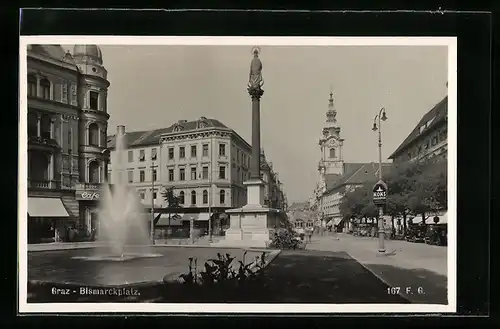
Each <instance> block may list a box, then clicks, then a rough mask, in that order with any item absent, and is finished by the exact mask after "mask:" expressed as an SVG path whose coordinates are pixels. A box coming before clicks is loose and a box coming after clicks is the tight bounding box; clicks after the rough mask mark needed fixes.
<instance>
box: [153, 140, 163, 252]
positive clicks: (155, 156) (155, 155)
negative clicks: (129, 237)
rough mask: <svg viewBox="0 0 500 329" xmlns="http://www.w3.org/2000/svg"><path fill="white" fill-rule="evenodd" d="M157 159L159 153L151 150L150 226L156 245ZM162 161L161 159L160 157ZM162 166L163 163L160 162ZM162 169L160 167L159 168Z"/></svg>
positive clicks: (160, 142)
mask: <svg viewBox="0 0 500 329" xmlns="http://www.w3.org/2000/svg"><path fill="white" fill-rule="evenodd" d="M158 144H159V145H160V148H161V145H162V140H160V141H159V142H158ZM155 158H158V153H156V154H154V155H153V149H151V225H150V229H151V232H150V235H151V243H152V244H155V211H154V210H155V197H154V196H155V179H156V178H157V177H158V174H159V172H158V171H157V172H156V175H155ZM160 160H161V157H160ZM160 165H161V162H160ZM159 167H160V166H159Z"/></svg>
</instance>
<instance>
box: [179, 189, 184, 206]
mask: <svg viewBox="0 0 500 329" xmlns="http://www.w3.org/2000/svg"><path fill="white" fill-rule="evenodd" d="M179 203H180V204H184V191H181V192H180V193H179Z"/></svg>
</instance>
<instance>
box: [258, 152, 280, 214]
mask: <svg viewBox="0 0 500 329" xmlns="http://www.w3.org/2000/svg"><path fill="white" fill-rule="evenodd" d="M260 173H261V176H262V180H263V181H264V183H265V185H264V205H265V206H267V207H269V208H272V209H278V210H280V211H286V200H285V194H284V192H283V183H282V182H281V181H280V179H279V174H278V173H277V172H275V171H274V170H273V163H272V162H271V161H268V160H267V158H266V155H265V152H264V149H262V150H261V152H260Z"/></svg>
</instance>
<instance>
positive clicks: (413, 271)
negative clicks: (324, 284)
mask: <svg viewBox="0 0 500 329" xmlns="http://www.w3.org/2000/svg"><path fill="white" fill-rule="evenodd" d="M385 245H386V256H380V255H379V254H378V252H377V246H378V241H377V239H376V238H367V237H353V236H351V235H349V234H342V233H339V234H337V235H336V236H323V237H321V236H316V237H313V240H312V242H311V243H309V244H308V245H307V249H308V250H317V251H333V252H340V251H345V252H347V253H348V254H349V255H351V256H352V257H353V258H354V259H356V260H357V261H358V262H359V263H361V264H362V265H363V266H365V267H366V268H367V269H369V270H370V271H371V272H372V273H373V274H375V275H376V276H378V277H379V278H380V279H381V280H383V281H384V282H386V283H387V284H388V285H389V286H391V287H395V288H396V290H397V289H399V292H400V293H401V295H403V296H404V297H405V298H407V299H409V300H410V301H412V302H414V303H440V304H441V303H443V304H445V303H447V248H446V247H438V246H431V245H427V244H422V243H409V242H406V241H398V240H386V243H385ZM407 289H409V290H408V291H407ZM419 289H420V292H419Z"/></svg>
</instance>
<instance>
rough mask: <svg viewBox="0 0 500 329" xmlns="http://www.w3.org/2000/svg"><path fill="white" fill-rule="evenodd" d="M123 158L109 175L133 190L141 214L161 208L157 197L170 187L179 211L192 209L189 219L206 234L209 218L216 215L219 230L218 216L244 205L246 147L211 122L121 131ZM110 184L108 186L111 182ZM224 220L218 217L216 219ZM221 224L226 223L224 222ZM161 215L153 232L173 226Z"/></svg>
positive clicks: (203, 119) (112, 140)
mask: <svg viewBox="0 0 500 329" xmlns="http://www.w3.org/2000/svg"><path fill="white" fill-rule="evenodd" d="M115 138H116V135H112V136H109V137H108V145H109V147H110V149H111V165H110V166H109V168H108V171H109V172H108V177H111V172H112V171H113V170H118V169H117V168H113V167H112V163H114V162H115V160H116V151H115ZM125 145H126V151H125V152H126V159H125V160H124V161H125V165H124V168H123V169H122V172H121V173H117V175H113V177H116V178H117V179H119V180H121V181H122V182H127V183H128V185H129V186H131V187H132V188H134V189H136V190H137V192H138V194H139V197H140V199H141V202H142V204H143V205H144V207H145V208H146V209H151V206H152V205H153V204H154V207H155V208H162V207H164V206H165V205H166V202H165V200H164V199H163V196H162V192H163V191H164V190H165V189H167V188H173V190H174V194H175V195H176V196H178V197H179V198H180V203H181V206H182V207H183V208H195V209H196V211H195V213H194V214H189V215H185V216H184V217H183V220H181V222H180V223H178V224H179V225H181V224H182V223H183V222H185V221H186V219H188V218H190V217H194V218H195V222H196V226H197V227H199V228H202V229H205V230H206V229H208V221H209V213H210V214H212V215H214V214H217V215H216V216H215V217H216V218H214V219H215V220H214V221H212V225H213V226H214V227H213V229H218V228H220V227H221V226H224V225H225V223H223V222H222V221H220V222H219V223H218V224H217V223H216V222H217V221H219V216H218V214H221V213H224V212H225V210H226V209H231V208H238V207H241V206H243V205H245V204H246V198H247V195H246V187H245V186H244V185H243V182H244V181H246V180H247V179H249V175H250V173H249V165H250V158H251V146H250V145H249V144H248V143H247V142H246V141H245V140H244V139H243V138H242V137H241V136H240V135H238V134H237V133H236V132H235V131H234V130H232V129H230V128H228V127H227V126H226V125H225V124H223V123H222V122H220V121H219V120H216V119H210V118H206V117H201V118H199V119H197V120H192V121H188V120H179V121H177V122H175V123H174V124H172V125H170V126H169V127H167V128H161V129H156V130H150V131H125ZM110 183H112V184H113V182H112V181H110ZM221 217H223V218H224V216H221ZM224 219H227V218H224ZM173 225H174V221H169V220H168V215H166V214H164V215H162V217H161V218H160V220H159V222H158V224H157V227H163V226H165V227H167V226H173ZM215 226H217V227H215Z"/></svg>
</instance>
